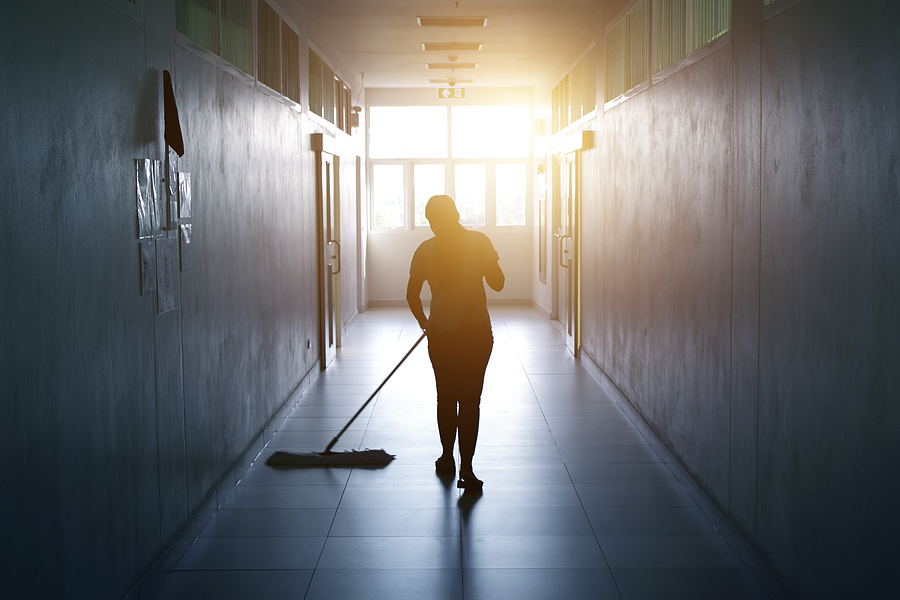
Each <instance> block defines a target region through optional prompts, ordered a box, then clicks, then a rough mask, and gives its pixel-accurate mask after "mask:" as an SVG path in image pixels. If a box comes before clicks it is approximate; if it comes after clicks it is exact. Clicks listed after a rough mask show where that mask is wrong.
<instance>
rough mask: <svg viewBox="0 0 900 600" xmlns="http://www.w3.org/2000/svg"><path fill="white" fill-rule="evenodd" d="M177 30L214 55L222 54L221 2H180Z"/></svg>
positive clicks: (176, 16) (177, 11) (178, 3)
mask: <svg viewBox="0 0 900 600" xmlns="http://www.w3.org/2000/svg"><path fill="white" fill-rule="evenodd" d="M175 29H176V30H177V31H178V32H179V33H183V34H184V35H186V36H188V37H189V38H191V39H192V40H193V41H195V42H196V43H198V44H199V45H201V46H203V47H204V48H206V49H207V50H209V51H210V52H212V53H213V54H221V49H220V45H219V0H178V2H177V3H176V4H175Z"/></svg>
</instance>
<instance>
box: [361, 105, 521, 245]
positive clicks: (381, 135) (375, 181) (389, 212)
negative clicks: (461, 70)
mask: <svg viewBox="0 0 900 600" xmlns="http://www.w3.org/2000/svg"><path fill="white" fill-rule="evenodd" d="M368 115H369V118H368V146H369V160H368V163H369V165H370V167H371V170H370V171H369V173H370V177H371V182H372V185H371V186H370V190H371V196H370V198H371V202H372V210H371V211H370V213H371V214H372V215H373V216H372V221H371V226H373V227H384V228H400V227H403V228H409V227H413V228H416V227H423V228H424V227H428V220H427V219H426V218H425V205H426V204H427V202H428V199H429V198H431V197H432V196H435V195H437V194H447V195H449V196H451V197H452V198H453V199H454V200H455V202H456V207H457V209H458V210H459V214H460V223H462V224H463V225H464V226H466V227H526V226H527V225H528V223H529V220H528V206H529V202H528V193H529V190H530V184H529V181H530V179H529V174H530V172H531V171H530V168H531V167H530V164H531V162H530V158H531V146H530V142H531V139H530V131H531V112H530V109H529V107H528V106H460V105H454V106H451V107H449V109H448V107H447V106H371V107H369V109H368ZM407 215H408V216H407Z"/></svg>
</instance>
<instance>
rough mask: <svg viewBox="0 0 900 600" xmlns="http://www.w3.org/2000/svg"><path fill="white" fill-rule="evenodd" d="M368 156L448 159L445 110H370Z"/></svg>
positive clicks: (385, 108) (397, 107) (387, 107)
mask: <svg viewBox="0 0 900 600" xmlns="http://www.w3.org/2000/svg"><path fill="white" fill-rule="evenodd" d="M369 157H371V158H447V107H446V106H373V107H371V108H370V109H369Z"/></svg>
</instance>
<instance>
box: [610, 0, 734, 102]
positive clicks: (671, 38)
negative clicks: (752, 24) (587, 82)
mask: <svg viewBox="0 0 900 600" xmlns="http://www.w3.org/2000/svg"><path fill="white" fill-rule="evenodd" d="M651 8H652V11H651ZM651 12H652V28H651V26H650V25H651V23H650V20H651ZM729 29H731V0H652V4H651V2H650V0H639V2H637V3H636V4H634V6H632V7H631V9H629V10H628V12H627V13H625V15H624V16H623V17H622V18H620V19H619V20H618V21H617V22H615V23H614V24H613V25H612V26H611V27H609V28H608V30H607V32H606V61H607V65H606V101H607V102H610V101H612V100H617V99H619V98H620V97H621V96H623V94H625V93H626V92H628V91H629V90H632V89H634V88H635V87H636V86H639V85H640V84H642V83H644V82H645V81H647V79H648V75H649V74H648V72H647V66H648V64H649V65H650V73H652V74H653V75H656V74H657V73H660V72H662V71H663V70H665V69H667V68H669V67H671V66H672V65H675V64H677V63H679V62H680V61H682V59H684V58H685V57H686V56H687V55H688V54H690V53H691V52H694V51H696V50H699V49H701V48H703V47H704V46H706V45H707V44H709V43H710V42H712V41H714V40H716V39H718V38H719V37H720V36H722V35H723V34H724V33H726V32H727V31H728V30H729ZM651 34H652V40H651ZM651 41H652V43H651ZM651 46H652V48H653V51H652V55H651V54H649V48H650V47H651Z"/></svg>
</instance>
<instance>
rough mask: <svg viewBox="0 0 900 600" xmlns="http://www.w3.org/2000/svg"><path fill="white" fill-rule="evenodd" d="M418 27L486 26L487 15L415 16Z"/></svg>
mask: <svg viewBox="0 0 900 600" xmlns="http://www.w3.org/2000/svg"><path fill="white" fill-rule="evenodd" d="M416 24H417V25H418V26H419V27H487V17H416Z"/></svg>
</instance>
